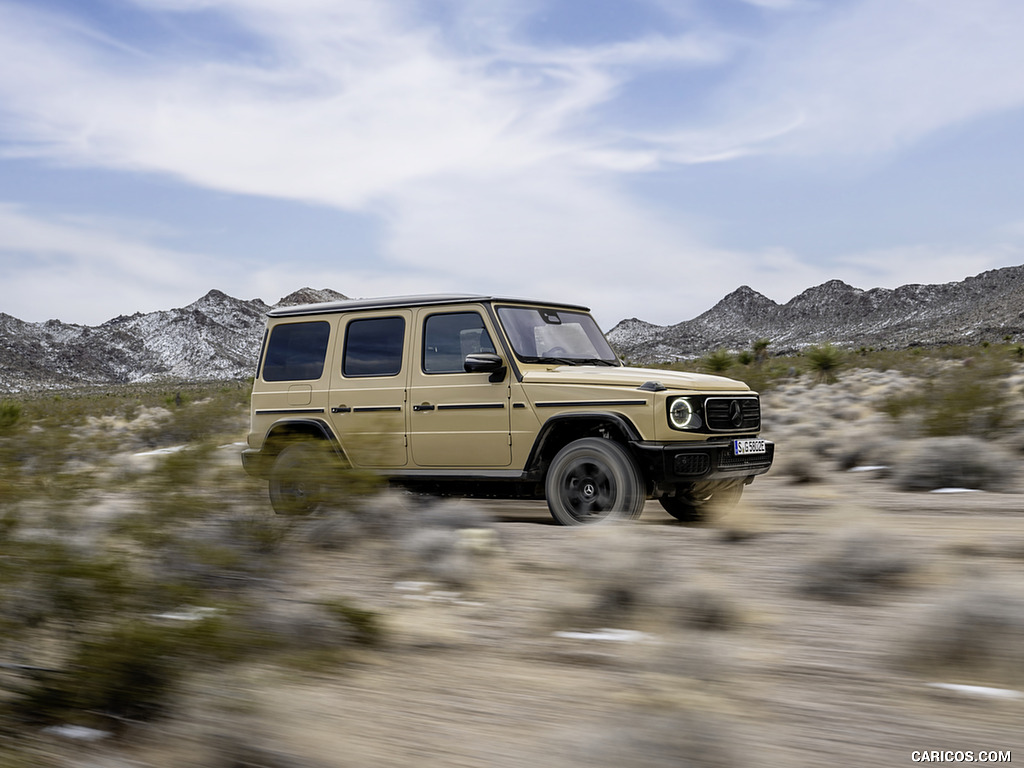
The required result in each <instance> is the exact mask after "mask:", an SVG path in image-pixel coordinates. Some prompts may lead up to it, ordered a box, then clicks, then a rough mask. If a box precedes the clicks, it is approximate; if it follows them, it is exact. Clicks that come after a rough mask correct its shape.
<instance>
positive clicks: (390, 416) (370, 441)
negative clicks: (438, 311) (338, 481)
mask: <svg viewBox="0 0 1024 768" xmlns="http://www.w3.org/2000/svg"><path fill="white" fill-rule="evenodd" d="M411 327H412V312H411V311H410V310H408V309H398V310H394V309H392V310H379V311H375V312H365V313H358V314H352V315H348V316H346V317H345V318H343V320H342V323H341V327H340V328H339V333H338V337H337V338H338V344H339V345H340V348H339V350H338V352H337V353H336V355H335V366H334V371H333V373H332V377H331V392H330V402H329V410H330V419H331V424H332V425H333V426H334V431H335V434H336V435H338V437H339V439H340V440H341V442H342V446H343V447H344V449H345V452H346V454H347V455H348V457H349V460H350V461H351V462H352V463H353V464H354V465H355V466H360V467H380V468H386V467H403V466H405V465H406V464H407V463H408V450H407V441H406V385H407V381H408V375H409V367H410V366H409V362H408V358H409V355H408V354H407V353H408V350H409V340H410V334H411ZM339 361H340V362H339Z"/></svg>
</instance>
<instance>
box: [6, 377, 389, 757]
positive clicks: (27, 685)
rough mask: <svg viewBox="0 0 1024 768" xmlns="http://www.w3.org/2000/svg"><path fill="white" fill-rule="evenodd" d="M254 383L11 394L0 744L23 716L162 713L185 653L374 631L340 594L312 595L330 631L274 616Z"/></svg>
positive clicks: (259, 652)
mask: <svg viewBox="0 0 1024 768" xmlns="http://www.w3.org/2000/svg"><path fill="white" fill-rule="evenodd" d="M250 390H251V387H250V385H249V384H248V383H246V382H229V383H218V384H210V385H207V386H199V385H195V386H182V387H175V388H173V389H161V388H160V387H156V386H152V385H151V386H144V387H143V386H139V387H131V386H129V387H124V388H120V389H116V390H111V389H104V390H96V391H79V392H73V393H47V394H38V393H37V394H31V395H26V396H17V397H12V396H8V397H7V398H6V399H4V400H2V402H0V755H3V754H4V753H5V750H6V749H13V750H15V751H17V749H18V744H19V743H20V735H21V734H24V733H26V732H28V731H26V729H32V728H37V727H45V726H48V725H58V724H71V725H76V726H83V727H91V728H96V729H101V730H103V731H106V732H115V733H116V732H117V731H119V730H121V728H122V727H123V726H124V725H125V724H127V723H130V722H134V721H139V720H147V719H150V718H152V717H155V716H157V715H159V714H161V713H162V712H163V711H164V710H165V709H166V708H167V707H168V706H169V704H170V702H171V701H172V700H173V697H174V695H175V692H176V691H177V688H178V686H179V684H180V683H181V681H182V680H183V679H184V678H185V676H186V674H187V673H188V672H189V671H190V670H197V669H202V670H206V671H208V670H210V669H214V668H216V667H218V666H220V665H230V664H236V663H240V662H244V661H246V660H248V659H252V658H255V657H263V656H266V655H267V654H271V655H274V656H276V657H285V658H287V659H289V663H292V662H296V661H297V662H298V663H300V664H301V663H302V660H301V657H302V655H303V654H306V653H310V652H315V653H316V654H317V658H318V661H319V662H323V661H324V660H331V659H333V660H335V661H337V660H340V659H341V655H340V654H341V651H343V650H344V649H345V648H347V647H352V646H353V645H360V644H363V645H365V644H372V643H374V642H376V641H377V639H378V638H379V634H380V628H379V626H378V625H377V624H376V623H375V617H374V615H373V614H372V613H370V612H367V611H364V610H362V609H360V608H359V607H358V606H354V605H350V604H349V603H348V602H347V601H346V600H345V599H344V598H343V597H341V596H339V597H338V598H337V599H336V600H332V601H331V602H330V603H329V604H325V605H322V606H312V609H313V610H314V611H315V612H316V613H317V621H319V622H320V623H321V634H326V635H328V636H330V637H332V638H333V639H332V641H330V642H324V643H318V642H317V641H316V640H315V637H314V633H310V632H305V633H303V632H301V631H300V632H298V633H297V635H298V636H297V635H296V630H295V629H294V628H291V629H289V630H282V629H281V627H277V626H275V625H274V624H273V623H272V622H271V623H268V621H267V618H266V605H265V604H264V603H263V600H262V598H261V594H262V593H263V592H264V591H265V590H266V589H267V584H268V579H269V578H270V577H271V576H273V575H274V574H275V572H276V571H277V570H278V569H280V568H281V567H282V558H281V557H280V549H281V546H282V543H283V542H284V541H285V539H286V537H287V534H288V529H289V524H290V521H288V520H282V519H279V518H275V517H274V516H273V515H267V514H266V495H265V494H266V490H265V486H264V484H262V483H259V482H257V481H255V480H252V479H250V478H249V477H247V476H246V475H245V474H244V472H242V471H241V468H240V465H239V460H238V453H239V450H240V448H241V446H240V445H238V443H237V441H239V440H241V439H244V435H245V432H246V427H247V423H248V401H249V394H250ZM300 623H301V622H300ZM303 635H304V636H303ZM321 646H322V647H321ZM325 649H326V650H325ZM3 764H4V765H6V764H8V763H3ZM19 764H20V763H19ZM25 764H30V763H25Z"/></svg>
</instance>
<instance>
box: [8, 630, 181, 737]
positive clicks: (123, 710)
mask: <svg viewBox="0 0 1024 768" xmlns="http://www.w3.org/2000/svg"><path fill="white" fill-rule="evenodd" d="M180 641H181V638H180V637H179V636H178V635H177V634H176V632H175V631H174V630H172V629H169V628H167V627H159V626H155V625H153V624H150V623H146V622H141V621H128V622H123V623H119V624H117V625H115V626H112V627H109V628H105V629H101V630H99V631H97V632H96V633H95V634H93V635H90V636H88V637H86V638H84V639H83V641H82V642H81V643H80V644H79V645H78V646H77V647H76V648H75V650H74V653H73V654H72V655H71V657H70V659H69V660H68V663H67V664H66V666H64V667H63V668H61V669H59V670H51V671H45V672H37V673H36V675H35V676H34V679H33V680H32V682H31V684H30V685H28V686H26V687H25V688H24V690H22V691H20V693H19V695H18V697H17V699H16V701H15V706H14V709H15V711H16V712H17V713H18V716H19V717H20V718H21V719H22V720H24V721H27V722H34V723H51V722H78V723H82V721H83V720H84V721H86V722H89V721H93V720H95V719H96V718H100V719H102V720H107V719H109V721H108V722H104V723H103V725H111V724H117V723H119V722H122V721H124V720H126V719H131V720H139V719H149V718H151V717H153V716H155V715H157V714H159V713H160V712H162V711H163V710H164V709H165V708H166V706H167V704H168V698H169V696H170V693H171V690H172V688H173V686H174V684H175V683H176V682H177V681H178V679H179V678H180V675H181V669H182V664H181V663H180V661H181V660H180V658H179V659H176V658H175V656H180V655H181V654H180V653H179V652H178V651H179V645H180Z"/></svg>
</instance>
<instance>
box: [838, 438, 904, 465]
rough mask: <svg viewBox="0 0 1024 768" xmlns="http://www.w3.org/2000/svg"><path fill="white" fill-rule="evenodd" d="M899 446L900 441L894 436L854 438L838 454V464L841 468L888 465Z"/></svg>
mask: <svg viewBox="0 0 1024 768" xmlns="http://www.w3.org/2000/svg"><path fill="white" fill-rule="evenodd" d="M899 447H900V444H899V442H898V441H896V440H894V439H892V438H886V437H867V438H865V439H860V440H858V439H852V440H850V442H849V444H848V445H846V447H845V448H843V449H842V450H841V451H839V453H838V454H837V455H836V464H837V466H838V467H839V469H841V470H850V469H854V468H855V467H865V466H873V467H887V466H889V465H890V464H891V463H892V461H893V460H894V458H895V456H896V455H897V453H898V451H899Z"/></svg>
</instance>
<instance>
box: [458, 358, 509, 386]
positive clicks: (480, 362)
mask: <svg viewBox="0 0 1024 768" xmlns="http://www.w3.org/2000/svg"><path fill="white" fill-rule="evenodd" d="M463 367H464V368H465V369H466V372H467V373H489V374H491V377H490V379H489V380H490V381H492V382H498V381H504V380H505V374H506V373H507V372H508V369H507V368H506V367H505V361H504V360H502V359H501V357H500V356H498V355H493V354H490V353H489V352H477V353H475V354H471V355H466V360H465V362H464V363H463Z"/></svg>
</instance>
